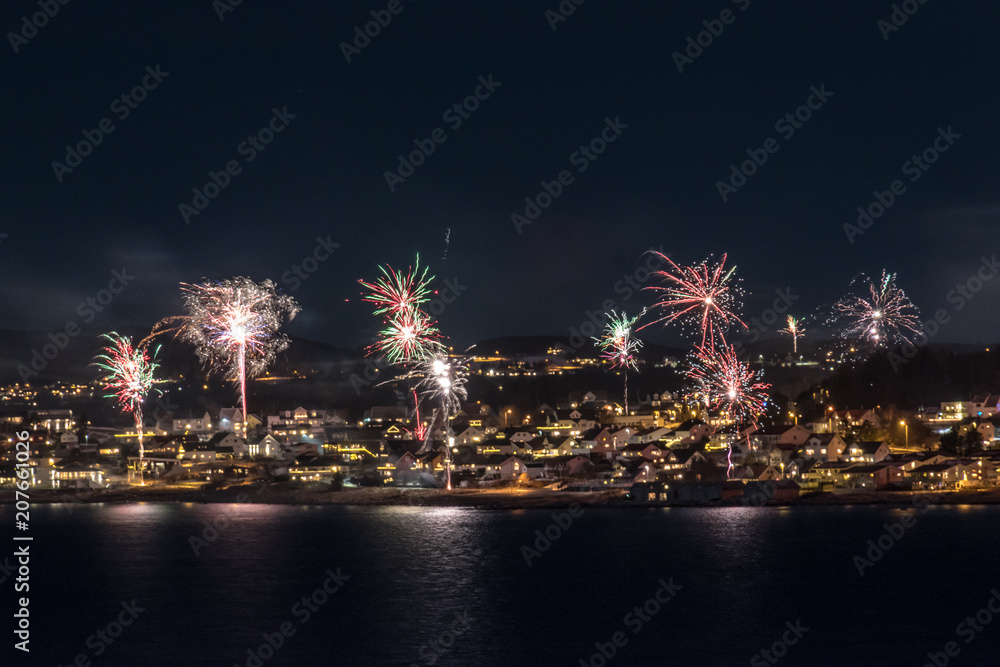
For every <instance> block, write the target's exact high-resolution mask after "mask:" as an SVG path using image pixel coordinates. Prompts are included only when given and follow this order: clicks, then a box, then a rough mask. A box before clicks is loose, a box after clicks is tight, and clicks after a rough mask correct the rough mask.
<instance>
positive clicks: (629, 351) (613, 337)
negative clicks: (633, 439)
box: [594, 310, 646, 416]
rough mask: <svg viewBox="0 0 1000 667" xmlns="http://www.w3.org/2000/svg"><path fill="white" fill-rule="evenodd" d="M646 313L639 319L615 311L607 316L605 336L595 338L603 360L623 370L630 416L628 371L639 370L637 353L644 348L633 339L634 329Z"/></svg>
mask: <svg viewBox="0 0 1000 667" xmlns="http://www.w3.org/2000/svg"><path fill="white" fill-rule="evenodd" d="M645 313H646V311H645V310H643V311H642V312H641V313H639V315H638V316H637V317H629V316H628V315H626V314H625V313H624V312H622V314H621V315H619V314H617V313H616V312H615V311H613V310H612V311H611V312H610V313H608V314H607V317H608V321H607V323H606V324H605V325H604V334H603V335H601V336H600V337H599V338H594V341H596V343H597V346H598V347H599V348H601V358H602V359H606V360H608V361H609V362H611V367H612V368H621V369H622V375H624V376H625V414H626V416H627V415H628V369H629V368H631V369H633V370H638V368H639V366H638V363H637V360H636V358H635V353H636V351H638V349H639V348H640V347H642V341H641V340H639V339H637V338H633V337H632V327H633V326H634V325H635V323H636V322H638V321H639V318H641V317H642V316H643V315H644V314H645Z"/></svg>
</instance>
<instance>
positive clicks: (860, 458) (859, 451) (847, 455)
mask: <svg viewBox="0 0 1000 667" xmlns="http://www.w3.org/2000/svg"><path fill="white" fill-rule="evenodd" d="M890 454H892V452H891V451H890V450H889V447H888V445H886V444H885V443H884V442H881V441H879V442H857V443H855V444H853V445H849V446H848V447H847V449H846V450H844V457H843V458H844V460H845V461H851V462H853V463H878V462H879V461H884V460H885V458H886V457H887V456H889V455H890Z"/></svg>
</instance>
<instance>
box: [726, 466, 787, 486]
mask: <svg viewBox="0 0 1000 667" xmlns="http://www.w3.org/2000/svg"><path fill="white" fill-rule="evenodd" d="M733 479H747V480H757V481H759V482H767V481H772V482H776V481H778V480H780V479H781V473H780V472H778V471H777V470H776V469H775V467H774V466H772V465H763V464H755V465H747V466H740V467H739V468H737V469H736V473H735V474H734V475H733Z"/></svg>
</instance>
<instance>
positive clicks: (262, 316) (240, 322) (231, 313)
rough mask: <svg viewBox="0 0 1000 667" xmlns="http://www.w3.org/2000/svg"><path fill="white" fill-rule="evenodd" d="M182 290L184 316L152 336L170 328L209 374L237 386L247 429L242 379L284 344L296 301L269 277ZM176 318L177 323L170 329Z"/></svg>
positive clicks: (270, 360)
mask: <svg viewBox="0 0 1000 667" xmlns="http://www.w3.org/2000/svg"><path fill="white" fill-rule="evenodd" d="M181 291H182V292H183V294H184V308H185V310H186V311H187V315H184V316H182V317H177V318H168V319H166V320H163V321H161V322H159V323H158V324H157V326H156V327H154V330H153V334H152V335H153V336H155V335H158V334H160V333H163V332H164V331H168V330H174V331H175V332H176V335H177V336H178V337H179V338H181V339H182V340H185V341H187V342H189V343H192V344H193V345H194V347H195V353H196V354H197V355H198V359H199V360H200V361H201V363H202V364H203V365H204V366H205V368H206V369H208V370H209V372H213V371H214V372H220V373H222V374H223V376H224V377H225V378H226V379H227V380H230V381H232V382H233V383H235V384H236V385H237V386H238V387H239V389H240V401H241V403H242V405H243V424H244V432H245V430H246V424H247V422H248V420H249V419H250V416H249V414H248V413H247V385H246V381H247V379H248V378H254V377H257V376H258V375H260V374H261V373H263V372H264V371H265V370H266V369H267V367H268V366H270V365H271V364H272V363H274V360H275V358H276V357H277V356H278V353H280V352H282V351H284V350H285V349H287V348H288V342H289V341H288V337H287V336H285V335H284V334H280V333H278V329H279V328H280V327H281V325H282V323H283V322H284V321H285V319H286V318H287V319H289V320H291V319H293V318H294V317H295V315H297V314H298V312H299V310H300V308H299V305H298V303H296V301H295V299H293V298H292V297H291V296H288V295H287V294H278V293H277V291H276V288H275V285H274V283H273V282H272V281H270V280H265V281H263V282H261V283H255V282H254V281H253V280H251V279H250V278H246V277H238V278H230V279H228V280H224V281H222V282H214V283H210V282H206V283H202V284H198V285H189V284H187V283H181ZM174 322H179V323H180V325H179V326H177V327H174V328H173V329H170V328H168V325H169V324H171V323H174Z"/></svg>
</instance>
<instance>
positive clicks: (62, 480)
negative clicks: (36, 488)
mask: <svg viewBox="0 0 1000 667" xmlns="http://www.w3.org/2000/svg"><path fill="white" fill-rule="evenodd" d="M49 475H50V481H51V484H52V488H54V489H101V488H104V486H105V482H104V471H103V470H102V469H101V468H100V466H98V465H97V464H91V465H86V464H83V463H67V464H66V465H56V466H53V467H52V468H51V469H50V471H49Z"/></svg>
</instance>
